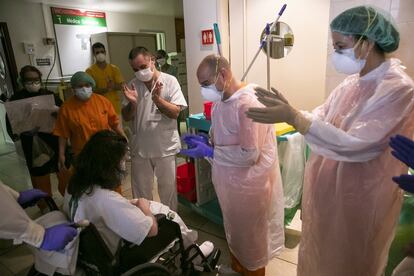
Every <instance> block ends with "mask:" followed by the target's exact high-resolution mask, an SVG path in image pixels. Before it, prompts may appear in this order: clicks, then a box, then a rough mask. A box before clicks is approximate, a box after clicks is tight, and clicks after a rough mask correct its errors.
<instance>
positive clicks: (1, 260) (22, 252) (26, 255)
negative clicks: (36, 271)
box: [0, 245, 33, 274]
mask: <svg viewBox="0 0 414 276" xmlns="http://www.w3.org/2000/svg"><path fill="white" fill-rule="evenodd" d="M0 264H1V265H3V266H5V267H7V269H9V270H10V271H11V272H12V273H13V274H18V273H21V272H22V271H24V270H26V269H27V268H30V267H31V266H32V265H33V256H32V253H31V251H30V250H29V248H28V247H27V246H26V245H20V246H17V247H16V248H15V249H13V250H11V251H9V252H7V253H5V254H3V255H1V256H0Z"/></svg>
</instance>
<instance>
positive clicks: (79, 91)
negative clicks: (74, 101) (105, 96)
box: [75, 87, 92, 101]
mask: <svg viewBox="0 0 414 276" xmlns="http://www.w3.org/2000/svg"><path fill="white" fill-rule="evenodd" d="M75 95H76V97H78V98H79V99H80V100H82V101H87V100H88V99H89V98H90V97H91V95H92V87H82V88H75Z"/></svg>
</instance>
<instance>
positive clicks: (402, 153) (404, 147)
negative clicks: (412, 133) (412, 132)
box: [390, 135, 414, 169]
mask: <svg viewBox="0 0 414 276" xmlns="http://www.w3.org/2000/svg"><path fill="white" fill-rule="evenodd" d="M390 140H391V142H390V146H391V148H392V149H393V151H392V152H391V153H392V155H394V157H395V158H397V159H398V160H400V161H401V162H403V163H405V164H406V165H407V166H408V167H410V168H413V169H414V142H413V141H412V140H411V139H408V138H407V137H405V136H402V135H396V136H394V137H391V139H390Z"/></svg>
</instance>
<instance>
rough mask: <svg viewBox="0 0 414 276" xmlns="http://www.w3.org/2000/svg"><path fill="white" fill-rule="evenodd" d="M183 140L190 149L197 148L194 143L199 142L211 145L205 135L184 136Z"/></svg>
mask: <svg viewBox="0 0 414 276" xmlns="http://www.w3.org/2000/svg"><path fill="white" fill-rule="evenodd" d="M183 140H184V142H185V143H186V144H187V145H188V146H189V147H190V148H194V147H195V144H194V141H198V142H201V143H203V144H206V145H210V143H209V141H208V136H207V135H205V134H199V135H194V134H185V135H184V136H183Z"/></svg>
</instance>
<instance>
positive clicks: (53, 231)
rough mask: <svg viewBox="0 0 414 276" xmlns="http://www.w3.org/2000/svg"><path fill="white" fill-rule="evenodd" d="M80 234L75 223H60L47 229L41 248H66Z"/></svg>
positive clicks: (57, 249) (51, 249)
mask: <svg viewBox="0 0 414 276" xmlns="http://www.w3.org/2000/svg"><path fill="white" fill-rule="evenodd" d="M77 234H78V231H76V228H75V226H74V224H68V223H63V224H58V225H55V226H52V227H49V228H46V229H45V235H44V236H43V242H42V244H41V245H40V248H41V249H44V250H49V251H59V250H62V249H64V248H65V246H66V245H67V244H68V243H70V242H71V241H72V240H73V239H74V238H75V237H76V235H77Z"/></svg>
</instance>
